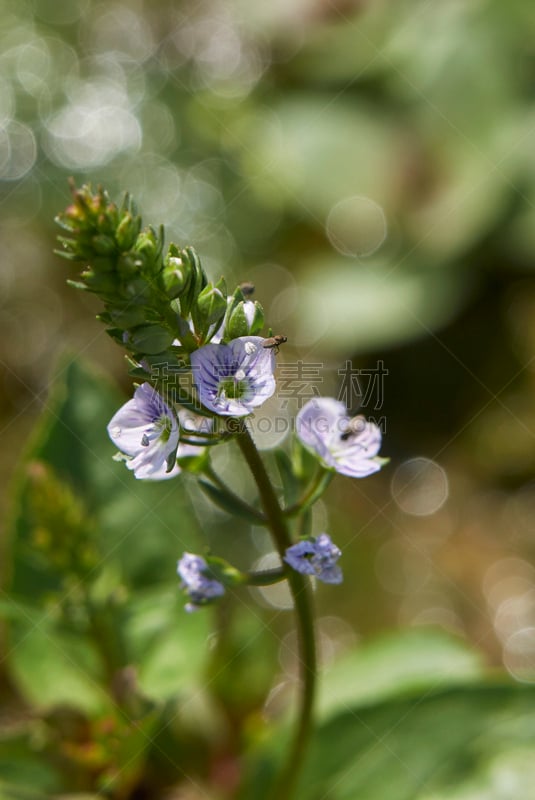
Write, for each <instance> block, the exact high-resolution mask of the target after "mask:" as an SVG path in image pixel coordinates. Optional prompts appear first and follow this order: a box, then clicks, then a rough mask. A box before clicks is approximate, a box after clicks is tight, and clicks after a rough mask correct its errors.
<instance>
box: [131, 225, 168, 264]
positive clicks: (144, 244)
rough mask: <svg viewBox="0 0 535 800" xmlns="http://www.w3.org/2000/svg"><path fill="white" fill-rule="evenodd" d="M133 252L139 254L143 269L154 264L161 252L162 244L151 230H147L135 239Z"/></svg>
mask: <svg viewBox="0 0 535 800" xmlns="http://www.w3.org/2000/svg"><path fill="white" fill-rule="evenodd" d="M134 250H135V252H136V253H139V255H140V256H141V259H142V261H143V264H144V266H145V267H152V266H154V265H155V264H156V262H157V260H158V258H159V256H160V253H161V251H162V242H161V239H159V238H158V236H157V235H156V233H155V231H153V230H152V228H148V229H147V230H145V231H142V233H140V234H139V236H138V237H137V239H136V243H135V245H134Z"/></svg>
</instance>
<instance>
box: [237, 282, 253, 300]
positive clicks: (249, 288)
mask: <svg viewBox="0 0 535 800" xmlns="http://www.w3.org/2000/svg"><path fill="white" fill-rule="evenodd" d="M240 289H241V293H242V295H243V296H244V297H252V296H253V294H254V283H250V282H249V281H245V282H244V283H240Z"/></svg>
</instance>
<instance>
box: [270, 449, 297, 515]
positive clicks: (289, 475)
mask: <svg viewBox="0 0 535 800" xmlns="http://www.w3.org/2000/svg"><path fill="white" fill-rule="evenodd" d="M274 456H275V462H276V464H277V469H278V470H279V475H280V479H281V483H282V489H283V492H284V500H285V503H286V505H287V506H290V505H292V503H295V501H296V500H297V499H298V497H299V495H300V490H301V481H300V480H299V478H298V477H297V476H296V475H295V473H294V471H293V468H292V460H291V458H290V457H289V455H288V454H287V453H286V451H285V450H282V449H281V448H278V449H277V450H275V452H274Z"/></svg>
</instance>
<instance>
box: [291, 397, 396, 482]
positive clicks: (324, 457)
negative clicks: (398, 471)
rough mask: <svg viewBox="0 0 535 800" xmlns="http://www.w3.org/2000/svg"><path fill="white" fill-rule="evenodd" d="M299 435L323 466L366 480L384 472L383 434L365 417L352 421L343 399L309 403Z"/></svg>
mask: <svg viewBox="0 0 535 800" xmlns="http://www.w3.org/2000/svg"><path fill="white" fill-rule="evenodd" d="M295 428H296V433H297V436H298V437H299V439H300V440H301V441H302V442H303V444H304V445H305V446H306V447H307V448H308V449H309V450H313V451H314V452H315V453H316V454H317V455H318V456H319V458H320V461H321V462H322V464H323V465H324V466H325V467H327V468H329V469H335V470H336V471H337V472H340V473H341V474H342V475H349V476H351V477H353V478H364V477H366V476H367V475H371V474H372V473H374V472H377V471H378V470H380V469H381V467H382V466H383V464H384V463H386V462H385V460H384V459H382V458H378V457H377V453H378V452H379V449H380V447H381V431H380V430H379V428H378V427H377V425H375V424H374V423H373V422H367V421H366V420H365V419H364V417H361V416H358V417H353V418H352V419H351V418H350V417H349V416H348V414H347V411H346V408H345V406H344V404H343V403H341V402H340V401H339V400H334V398H332V397H318V398H315V399H313V400H309V402H308V403H306V404H305V405H304V406H303V408H302V409H301V410H300V411H299V413H298V414H297V417H296V420H295Z"/></svg>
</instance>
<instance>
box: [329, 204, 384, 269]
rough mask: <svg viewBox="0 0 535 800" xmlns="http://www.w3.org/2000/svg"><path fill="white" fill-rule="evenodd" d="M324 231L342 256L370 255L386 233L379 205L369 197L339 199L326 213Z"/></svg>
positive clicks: (382, 240)
mask: <svg viewBox="0 0 535 800" xmlns="http://www.w3.org/2000/svg"><path fill="white" fill-rule="evenodd" d="M325 230H326V233H327V236H328V238H329V241H330V243H331V244H332V246H333V247H334V248H335V249H336V250H338V252H339V253H342V255H344V256H354V257H362V256H370V255H371V254H372V253H375V251H376V250H377V249H378V248H379V247H380V246H381V245H382V244H383V242H384V240H385V239H386V236H387V233H388V226H387V222H386V217H385V213H384V211H383V209H382V208H381V206H380V205H379V204H378V203H376V202H375V200H372V199H371V198H370V197H364V196H362V195H355V196H354V197H346V198H345V199H344V200H340V202H339V203H337V204H336V205H335V206H333V207H332V209H331V210H330V212H329V216H328V217H327V222H326V225H325Z"/></svg>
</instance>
